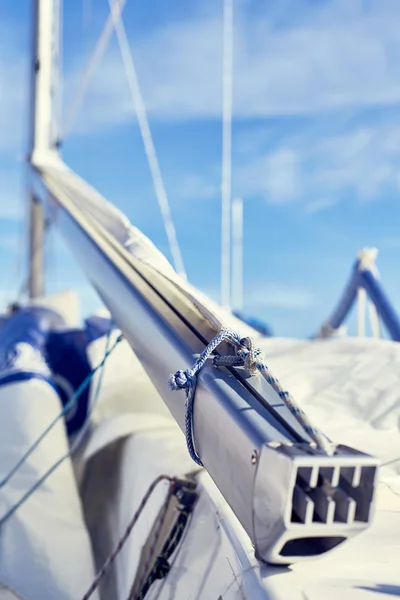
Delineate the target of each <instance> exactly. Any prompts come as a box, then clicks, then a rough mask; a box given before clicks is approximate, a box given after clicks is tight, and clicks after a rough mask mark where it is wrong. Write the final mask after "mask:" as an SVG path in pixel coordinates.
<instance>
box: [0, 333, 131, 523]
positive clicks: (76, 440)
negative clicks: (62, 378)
mask: <svg viewBox="0 0 400 600" xmlns="http://www.w3.org/2000/svg"><path fill="white" fill-rule="evenodd" d="M111 332H112V324H111V325H110V329H109V332H108V334H107V342H106V351H105V353H104V357H103V359H102V361H101V362H100V363H99V365H97V367H95V368H94V369H92V371H91V372H90V373H89V375H88V376H87V377H86V379H85V380H84V381H83V382H82V384H81V385H80V386H79V388H78V389H77V391H76V392H75V393H74V394H73V396H71V398H70V400H69V401H68V402H67V403H66V404H65V406H64V407H63V410H62V411H61V412H60V413H59V415H57V417H56V418H55V419H54V420H53V421H52V422H51V423H50V425H49V426H48V427H47V428H46V429H45V430H44V432H43V433H42V434H41V435H40V436H39V437H38V438H37V440H35V442H34V443H33V444H32V446H31V447H30V448H29V450H28V451H27V452H26V453H25V454H24V455H23V456H22V457H21V459H20V460H19V461H18V462H17V464H16V465H15V466H14V467H13V469H12V470H11V471H10V472H9V473H8V475H7V476H6V477H5V479H4V480H3V481H2V482H1V486H0V487H2V486H4V485H5V483H7V482H8V481H9V480H10V479H11V477H12V476H13V475H14V473H15V472H16V471H17V470H18V469H19V468H20V467H21V466H22V465H23V464H24V462H25V461H26V459H27V458H28V457H29V456H30V455H31V454H32V453H33V452H34V450H35V449H36V448H37V447H38V446H39V444H40V442H41V441H42V440H43V439H44V437H45V436H46V435H47V433H49V431H50V430H51V429H52V428H53V427H54V426H55V425H56V423H57V422H58V421H59V420H60V419H61V418H62V417H63V416H64V415H65V413H66V412H67V411H68V410H69V408H70V407H71V406H72V404H73V402H75V401H76V400H77V399H78V398H79V396H80V394H82V393H83V391H84V390H85V389H86V387H87V386H88V385H89V383H90V381H91V380H92V378H93V376H94V375H95V373H97V371H98V370H99V369H101V373H100V378H99V381H98V384H97V387H96V391H95V394H94V397H93V401H92V403H91V406H90V409H89V411H88V418H87V421H86V423H85V425H84V426H83V428H82V429H81V430H80V432H79V433H77V435H76V436H75V438H74V440H73V442H72V444H71V446H70V449H69V451H68V452H67V453H66V454H64V455H63V456H62V457H61V458H59V459H58V460H57V461H56V462H55V463H54V464H53V465H52V466H51V467H50V468H49V469H48V470H47V471H46V472H45V473H44V474H43V475H42V477H40V478H39V479H38V480H37V481H36V482H35V483H34V484H33V486H32V487H31V488H30V489H29V490H28V491H27V492H26V493H25V494H24V495H23V496H22V497H21V498H20V499H19V500H18V502H16V503H15V504H14V505H13V506H12V507H11V508H10V509H9V510H8V511H7V512H6V513H5V514H4V515H3V516H2V517H1V518H0V527H1V526H2V525H3V524H4V523H5V522H6V521H7V520H8V519H9V518H10V517H11V516H12V515H13V514H14V513H15V512H16V511H17V510H18V508H20V507H21V506H22V505H23V504H25V502H26V501H27V500H28V499H29V498H30V496H32V494H33V493H34V492H35V491H36V490H37V489H38V488H39V487H40V486H41V485H42V483H44V481H46V479H48V477H49V476H50V475H51V474H52V473H54V471H55V470H56V469H57V468H58V467H59V466H60V465H61V464H62V463H63V462H64V461H65V460H66V459H67V458H68V457H70V456H71V455H72V454H73V453H74V452H75V451H76V449H77V448H78V446H79V445H80V443H81V442H82V440H83V439H84V437H85V435H86V432H87V429H88V427H89V425H90V423H89V418H90V415H91V414H92V412H93V410H94V407H95V405H96V404H97V401H98V398H99V394H100V388H101V383H102V379H103V374H104V369H103V368H102V367H103V366H104V364H105V362H106V360H107V358H108V357H109V356H110V354H111V352H112V351H113V350H114V349H115V347H116V346H117V345H118V344H119V343H120V341H121V340H122V339H123V335H122V334H121V335H119V336H118V338H117V339H116V341H115V342H114V344H113V345H112V346H111V348H109V343H110V339H111Z"/></svg>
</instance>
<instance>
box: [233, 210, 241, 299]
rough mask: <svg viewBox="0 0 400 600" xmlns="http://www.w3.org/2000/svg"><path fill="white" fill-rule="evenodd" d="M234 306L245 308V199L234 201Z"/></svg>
mask: <svg viewBox="0 0 400 600" xmlns="http://www.w3.org/2000/svg"><path fill="white" fill-rule="evenodd" d="M232 307H233V308H235V309H237V310H242V308H243V200H242V198H235V199H234V200H233V202H232Z"/></svg>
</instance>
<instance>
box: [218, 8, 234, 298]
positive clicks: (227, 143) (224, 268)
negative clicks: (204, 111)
mask: <svg viewBox="0 0 400 600" xmlns="http://www.w3.org/2000/svg"><path fill="white" fill-rule="evenodd" d="M232 63H233V0H224V5H223V57H222V184H221V192H222V215H221V304H222V305H223V306H226V307H229V306H230V302H231V203H232Z"/></svg>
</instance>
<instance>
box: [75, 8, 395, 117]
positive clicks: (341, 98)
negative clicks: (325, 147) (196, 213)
mask: <svg viewBox="0 0 400 600" xmlns="http://www.w3.org/2000/svg"><path fill="white" fill-rule="evenodd" d="M251 4H252V3H251V2H250V3H242V7H241V10H240V11H238V12H237V14H236V29H235V94H234V96H235V97H234V109H235V114H236V115H237V116H242V117H255V116H269V115H277V114H279V115H287V114H313V113H315V112H316V111H324V110H331V109H337V108H343V107H362V106H387V105H392V104H395V103H398V102H399V101H400V45H399V44H398V27H397V23H398V19H399V18H400V5H399V4H398V3H396V2H392V1H390V0H386V1H385V2H382V3H379V4H378V3H374V4H373V5H372V6H371V8H370V9H368V10H367V9H366V8H365V7H364V6H363V4H364V3H362V2H352V3H349V2H348V0H347V4H346V2H343V0H331V1H330V2H327V3H325V5H324V8H323V9H321V8H318V6H317V7H314V8H310V3H309V2H301V1H300V0H299V3H298V5H297V11H298V15H301V16H302V18H300V16H299V18H298V19H297V21H296V19H295V18H293V16H292V12H293V7H292V6H291V7H287V8H286V12H285V13H284V14H281V15H280V18H281V22H280V24H279V25H277V23H276V22H275V21H274V19H273V16H272V15H271V13H267V10H268V5H267V4H266V5H265V10H264V11H263V10H258V11H257V12H254V6H253V7H251ZM278 4H279V3H278ZM349 4H351V5H352V9H351V10H350V8H349V6H348V5H349ZM250 9H252V10H253V12H251V11H250ZM282 23H283V25H282ZM128 25H129V23H128ZM221 31H222V29H221V19H220V17H218V16H216V15H215V11H213V14H212V15H209V14H208V13H207V12H206V14H205V16H202V17H200V18H199V17H198V16H197V17H196V18H191V19H190V20H188V19H187V20H182V19H179V20H178V19H177V20H176V21H173V20H171V21H170V22H167V23H166V24H164V25H162V26H159V27H158V28H156V29H153V30H152V31H151V33H148V34H147V33H146V32H144V33H142V35H141V37H139V36H137V35H136V36H135V37H133V36H132V40H131V41H132V46H133V52H134V57H135V60H136V64H137V69H138V73H139V79H140V81H141V84H142V88H143V93H144V97H145V100H146V105H147V108H148V110H149V112H150V113H152V114H153V115H156V116H158V117H161V118H173V119H179V120H182V119H185V118H191V117H219V116H220V114H221V41H222V40H221ZM77 70H78V71H79V70H80V67H79V68H77ZM71 76H72V74H71ZM75 76H76V73H75V75H74V77H75ZM74 77H73V78H74ZM91 95H92V98H93V102H91V103H90V109H89V105H87V107H88V109H87V111H85V114H86V117H87V119H88V120H87V119H85V121H86V122H85V128H86V129H87V128H88V127H89V125H90V123H92V124H93V125H96V126H99V125H100V124H101V123H103V124H114V123H116V122H122V121H125V120H127V119H131V118H132V114H133V113H132V108H131V106H130V100H129V94H128V90H127V86H126V83H125V81H124V77H123V73H122V69H121V63H120V59H119V56H118V53H117V52H116V51H115V50H114V51H112V52H110V53H109V54H108V55H107V57H106V59H105V61H104V63H103V65H102V66H101V68H100V69H99V72H98V73H97V75H96V77H95V80H94V82H93V88H92V93H91ZM83 122H84V120H83V119H82V121H81V123H82V124H83Z"/></svg>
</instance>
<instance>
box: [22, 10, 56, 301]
mask: <svg viewBox="0 0 400 600" xmlns="http://www.w3.org/2000/svg"><path fill="white" fill-rule="evenodd" d="M33 6H34V18H33V24H34V25H33V26H34V29H33V52H32V80H31V118H30V128H31V134H30V148H29V150H30V154H29V165H28V168H29V177H28V181H29V184H28V193H29V203H30V211H29V280H28V293H29V297H30V298H37V297H38V296H41V295H43V293H44V276H43V271H44V269H43V264H44V261H43V239H44V229H45V227H44V219H45V215H44V208H43V204H42V202H41V199H40V197H39V195H38V194H37V193H36V192H35V190H34V182H33V173H32V161H33V160H35V162H36V163H38V162H40V159H41V158H42V157H46V156H48V155H49V153H56V152H57V143H56V135H57V133H56V132H55V130H54V123H55V119H54V111H55V108H56V102H55V98H56V97H57V91H58V89H57V88H58V86H57V83H58V56H59V33H60V27H59V23H60V15H61V1H60V0H34V2H33Z"/></svg>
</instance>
